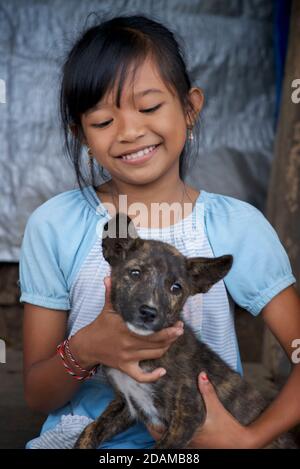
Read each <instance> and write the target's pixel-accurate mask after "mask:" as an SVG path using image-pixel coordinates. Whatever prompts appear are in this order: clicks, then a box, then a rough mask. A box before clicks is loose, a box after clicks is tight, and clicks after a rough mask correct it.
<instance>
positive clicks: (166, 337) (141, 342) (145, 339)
mask: <svg viewBox="0 0 300 469" xmlns="http://www.w3.org/2000/svg"><path fill="white" fill-rule="evenodd" d="M183 332H184V331H183V328H181V327H179V328H177V327H174V326H173V327H169V328H167V329H163V330H161V331H159V332H155V333H153V334H151V335H148V336H141V335H138V334H135V333H134V332H131V331H130V332H129V333H130V334H131V336H132V339H133V341H132V347H131V350H138V349H145V350H148V349H149V350H151V349H157V348H163V347H168V346H170V345H171V343H172V342H174V340H176V339H178V337H180V336H181V335H182V334H183Z"/></svg>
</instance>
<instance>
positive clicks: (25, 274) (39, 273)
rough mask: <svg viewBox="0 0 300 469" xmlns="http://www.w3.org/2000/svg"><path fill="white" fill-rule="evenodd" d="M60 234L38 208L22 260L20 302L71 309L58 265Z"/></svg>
mask: <svg viewBox="0 0 300 469" xmlns="http://www.w3.org/2000/svg"><path fill="white" fill-rule="evenodd" d="M56 244H57V238H56V236H55V232H54V231H53V229H51V224H50V223H49V222H48V221H47V219H46V218H45V217H44V216H43V211H42V210H39V209H36V210H35V211H34V212H33V213H32V215H31V216H30V217H29V219H28V221H27V224H26V227H25V232H24V237H23V240H22V245H21V252H20V262H19V286H20V290H21V297H20V300H19V301H20V303H24V302H26V303H32V304H34V305H38V306H43V307H45V308H52V309H62V310H68V309H70V303H69V292H68V287H67V283H66V280H65V278H64V274H63V272H62V269H61V268H60V265H59V256H58V249H57V246H56Z"/></svg>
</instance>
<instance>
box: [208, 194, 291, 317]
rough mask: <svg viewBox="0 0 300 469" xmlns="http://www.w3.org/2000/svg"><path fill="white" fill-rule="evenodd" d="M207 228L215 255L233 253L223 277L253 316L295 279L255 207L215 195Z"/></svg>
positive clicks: (275, 237)
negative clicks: (230, 265) (230, 266)
mask: <svg viewBox="0 0 300 469" xmlns="http://www.w3.org/2000/svg"><path fill="white" fill-rule="evenodd" d="M207 205H208V206H207V214H206V218H205V220H206V221H205V227H206V231H207V236H208V239H209V242H210V244H211V247H212V251H213V253H214V255H215V256H220V255H223V254H231V255H232V256H233V265H232V268H231V270H230V271H229V273H228V274H227V275H226V277H225V278H224V282H225V285H226V288H227V289H228V291H229V293H230V295H231V296H232V298H233V300H234V301H235V303H237V304H238V305H239V306H241V307H242V308H244V309H246V310H247V311H249V312H250V313H252V314H253V315H257V314H259V313H260V311H261V310H262V309H263V308H264V306H266V304H267V303H268V302H269V301H270V300H271V299H272V298H273V297H274V296H275V295H277V294H278V293H280V292H281V291H282V290H283V289H285V288H287V287H288V286H290V285H292V284H293V283H295V282H296V279H295V277H294V275H293V273H292V269H291V264H290V261H289V258H288V255H287V253H286V251H285V249H284V247H283V245H282V244H281V242H280V239H279V237H278V235H277V233H276V231H275V230H274V228H273V227H272V225H271V224H270V223H269V221H268V220H267V219H266V218H265V216H264V215H263V214H262V213H261V212H260V211H259V210H258V209H256V208H255V207H254V206H252V205H250V204H248V203H246V202H243V201H240V200H238V199H234V198H232V197H227V196H221V195H218V194H215V196H214V197H213V198H212V201H211V203H208V204H207Z"/></svg>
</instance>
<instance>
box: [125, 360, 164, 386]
mask: <svg viewBox="0 0 300 469" xmlns="http://www.w3.org/2000/svg"><path fill="white" fill-rule="evenodd" d="M126 368H127V369H124V370H123V371H124V372H125V373H127V374H128V375H129V376H131V377H132V378H133V379H135V380H136V381H138V382H139V383H152V382H154V381H157V380H158V379H159V378H162V376H164V375H165V374H166V370H165V369H164V368H157V369H156V370H153V371H152V372H149V373H146V372H144V371H143V370H142V369H141V368H140V367H139V366H138V364H136V363H135V364H131V365H129V366H128V367H126Z"/></svg>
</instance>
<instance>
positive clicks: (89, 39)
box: [20, 16, 300, 448]
mask: <svg viewBox="0 0 300 469" xmlns="http://www.w3.org/2000/svg"><path fill="white" fill-rule="evenodd" d="M60 96H61V101H60V104H61V106H60V109H61V115H62V123H63V128H64V132H65V141H66V148H67V151H68V153H69V155H70V157H71V158H72V161H73V163H74V168H75V171H76V174H77V180H78V183H79V188H78V189H75V190H70V191H67V192H64V193H62V194H59V195H57V196H55V197H53V198H51V199H50V200H49V201H47V202H45V203H44V204H42V205H41V206H40V207H38V208H37V209H36V210H35V211H34V212H33V213H32V215H31V216H30V218H29V220H28V222H27V225H26V229H25V234H24V239H23V242H22V249H21V258H20V286H21V298H20V301H21V302H24V303H25V305H24V388H25V397H26V400H27V403H28V405H29V406H30V407H31V408H32V409H34V410H38V411H42V412H44V413H46V414H49V415H48V417H47V419H46V421H45V423H44V425H43V427H42V429H41V434H40V436H39V437H37V438H35V439H33V440H31V441H30V442H28V443H27V445H26V448H71V447H72V446H73V444H74V442H75V441H76V439H77V437H78V436H79V434H80V432H81V431H82V430H83V428H84V427H85V426H86V425H87V424H88V423H89V422H91V421H92V420H94V419H95V418H97V417H98V415H100V413H102V412H103V411H104V409H105V408H106V406H107V405H108V403H109V402H110V400H111V399H112V398H113V392H112V389H111V387H110V386H109V384H108V383H107V381H106V380H105V378H104V375H103V373H102V370H101V364H105V365H109V366H111V367H114V368H118V369H120V370H122V371H124V372H126V373H127V374H128V375H130V376H131V377H133V378H135V379H136V380H137V381H139V382H141V383H145V382H151V381H155V380H157V379H159V378H160V376H161V375H162V374H163V373H165V372H166V371H167V370H161V369H157V370H155V371H154V372H153V373H151V374H144V373H143V372H142V371H141V369H140V368H139V362H140V361H141V360H145V359H151V358H157V357H160V356H162V354H164V353H165V352H166V350H167V349H168V347H169V346H170V345H171V344H172V342H173V341H174V340H176V339H177V337H178V336H179V335H180V334H182V333H183V324H182V323H181V322H179V323H178V324H176V325H175V326H174V327H171V328H168V329H165V330H163V331H160V332H158V333H155V334H152V335H150V336H146V337H145V336H139V335H137V334H135V333H134V332H131V331H129V330H128V329H127V328H126V326H125V325H124V323H123V322H122V320H121V319H120V317H119V316H117V315H116V314H114V312H112V307H111V304H110V279H109V266H108V264H107V263H106V261H105V260H104V258H103V256H102V252H101V235H102V231H103V226H104V224H105V223H106V221H107V220H108V219H110V218H111V217H112V215H113V214H114V210H117V211H118V210H120V211H124V207H123V206H122V207H121V202H120V200H121V196H122V197H125V196H126V201H127V207H128V209H127V212H128V214H129V215H131V216H132V211H134V210H133V209H134V208H135V207H136V205H134V204H138V203H140V204H141V203H142V204H143V207H146V209H147V214H149V213H150V214H151V218H150V220H148V218H147V217H143V218H141V219H140V220H138V218H137V217H136V218H133V219H134V222H135V223H136V225H137V230H138V233H139V235H140V236H141V237H145V238H153V239H155V238H156V239H161V240H164V241H166V242H169V243H172V244H173V245H175V246H176V247H177V248H178V249H179V250H181V252H182V253H183V254H185V255H186V256H207V257H212V256H219V255H222V254H227V253H230V254H232V255H233V257H234V264H233V267H232V269H231V271H230V272H229V274H228V275H227V276H226V277H225V279H224V281H223V280H222V281H220V282H218V283H217V284H216V285H214V286H213V287H212V288H211V290H210V291H209V292H207V293H206V294H204V295H195V296H193V297H190V298H189V299H188V301H187V303H186V305H185V308H184V312H183V314H184V317H185V319H186V321H188V322H189V323H190V324H191V326H192V327H193V328H194V330H195V332H196V334H199V335H200V334H201V338H202V340H204V341H205V342H207V343H208V344H209V345H210V346H211V347H212V348H213V349H214V350H215V351H216V352H217V353H219V354H220V355H221V356H222V357H223V359H224V360H226V361H227V363H228V364H229V365H231V366H232V367H233V368H234V369H235V370H237V371H238V372H240V373H242V367H241V362H240V356H239V351H238V344H237V340H236V335H235V330H234V320H233V310H234V305H235V304H236V303H237V304H239V305H241V306H242V307H243V308H245V309H247V310H248V311H249V312H250V313H252V314H253V315H254V316H256V315H257V314H259V313H262V314H263V317H264V320H265V321H266V323H267V325H268V326H269V327H270V329H271V330H272V331H273V332H274V334H275V335H276V336H277V338H278V339H279V341H280V343H281V344H282V346H283V347H284V349H285V351H286V353H287V354H288V356H291V353H292V351H293V348H292V341H293V339H295V338H299V337H300V312H299V309H300V308H299V303H300V302H299V297H298V295H297V293H296V291H295V289H294V287H293V286H292V285H293V284H294V283H295V278H294V276H293V274H292V272H291V267H290V263H289V260H288V257H287V255H286V252H285V250H284V248H283V247H282V245H281V243H280V241H279V239H278V237H277V235H276V233H275V231H274V230H273V228H272V226H271V225H270V224H269V223H268V221H267V220H266V219H265V218H264V216H263V215H262V214H261V213H260V212H259V211H258V210H257V209H256V208H254V207H253V206H251V205H250V204H248V203H245V202H242V201H240V200H237V199H234V198H231V197H225V196H222V195H219V194H213V193H208V192H206V191H204V190H201V191H200V192H199V191H198V190H197V189H196V188H193V187H191V186H188V185H187V184H185V183H184V176H185V174H186V170H187V167H188V164H190V163H191V158H192V155H193V151H195V150H196V151H195V153H194V154H196V155H197V146H196V145H195V142H196V138H197V132H196V131H195V130H194V128H197V126H198V125H199V114H200V111H201V108H202V104H203V95H202V92H201V90H200V89H199V88H197V87H192V86H191V83H190V79H189V76H188V74H187V70H186V66H185V63H184V60H183V58H182V52H181V50H180V47H179V45H178V42H177V41H176V39H175V38H174V35H173V33H172V32H171V31H169V30H168V29H167V28H166V27H164V26H163V25H162V24H160V23H158V22H156V21H154V20H151V19H149V18H146V17H144V16H127V17H116V18H113V19H111V20H108V21H106V22H103V23H101V24H99V25H97V26H95V27H92V28H90V29H88V30H87V31H86V32H85V33H84V34H83V35H82V36H81V37H80V38H79V39H78V40H77V42H76V44H75V45H74V47H73V48H72V50H71V51H70V53H69V55H68V57H67V60H66V62H65V64H64V67H63V76H62V86H61V95H60ZM193 137H194V140H193ZM83 146H86V147H87V149H88V155H89V158H90V162H91V177H92V183H91V184H87V183H86V180H85V177H84V175H83V173H82V168H81V166H82V162H81V150H82V147H83ZM95 167H96V168H97V167H98V168H101V169H102V170H103V168H104V169H105V170H106V171H107V172H108V173H109V177H108V178H106V179H105V182H104V183H103V184H101V185H99V186H97V185H96V184H95V171H96V169H95ZM119 196H120V197H119ZM156 203H164V204H165V207H170V204H177V207H178V206H179V207H180V208H182V207H186V206H187V207H188V210H187V211H185V212H184V216H182V215H179V216H178V213H177V216H175V215H174V214H172V216H171V219H170V220H166V218H167V217H166V216H164V215H165V212H163V214H162V215H163V216H162V217H158V218H159V219H157V218H156V219H155V217H154V216H153V215H152V208H153V206H154V204H156ZM121 208H122V210H121ZM177 212H178V211H177ZM138 221H139V223H138ZM103 281H104V284H105V286H104V284H103ZM67 338H68V340H67V341H66V342H65V339H67ZM204 378H205V376H204ZM200 381H201V382H200V384H199V386H200V387H201V391H202V392H203V395H204V398H205V400H206V405H207V411H208V413H207V418H206V422H205V425H204V427H203V428H202V429H201V432H197V433H196V435H195V437H194V438H193V440H192V442H191V446H192V447H196V448H220V447H223V448H230V447H231V448H232V447H233V448H240V447H242V448H247V447H253V448H260V447H263V446H265V445H267V444H268V443H269V442H270V441H271V440H273V439H274V438H275V437H277V436H278V435H279V434H280V433H282V432H284V431H286V430H288V429H290V428H291V427H293V426H294V425H295V424H296V423H298V422H299V421H300V401H299V399H298V397H297V396H298V393H299V387H300V365H295V366H294V367H293V370H292V372H291V375H290V377H289V379H288V381H287V383H286V385H285V387H284V388H283V389H282V391H281V392H280V394H279V395H278V397H277V398H276V399H275V400H274V402H273V403H272V404H271V405H270V407H269V408H268V409H267V410H266V411H265V412H264V413H263V414H262V415H261V416H260V417H259V418H258V419H257V420H256V421H255V422H253V423H252V424H251V425H249V426H248V427H243V426H242V425H241V424H239V422H237V421H236V420H235V419H234V418H233V417H232V416H231V415H230V414H228V412H227V411H226V410H225V409H224V407H223V406H222V405H221V404H220V402H219V401H218V399H217V396H216V394H215V392H214V390H213V388H212V386H211V385H210V383H209V382H208V381H207V380H205V379H204V380H203V381H202V380H200ZM202 382H203V384H202ZM148 430H149V429H146V428H145V427H144V426H142V425H141V424H139V423H137V424H136V425H134V426H133V427H131V428H129V429H128V430H126V431H124V432H123V433H120V434H118V435H116V436H115V437H114V438H113V439H112V440H111V441H108V442H105V444H103V445H102V446H101V447H102V448H151V447H152V445H153V443H154V440H153V437H152V436H151V434H150V433H149V431H148ZM151 431H152V434H153V436H154V437H157V436H158V434H157V433H156V432H155V431H153V429H151Z"/></svg>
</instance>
